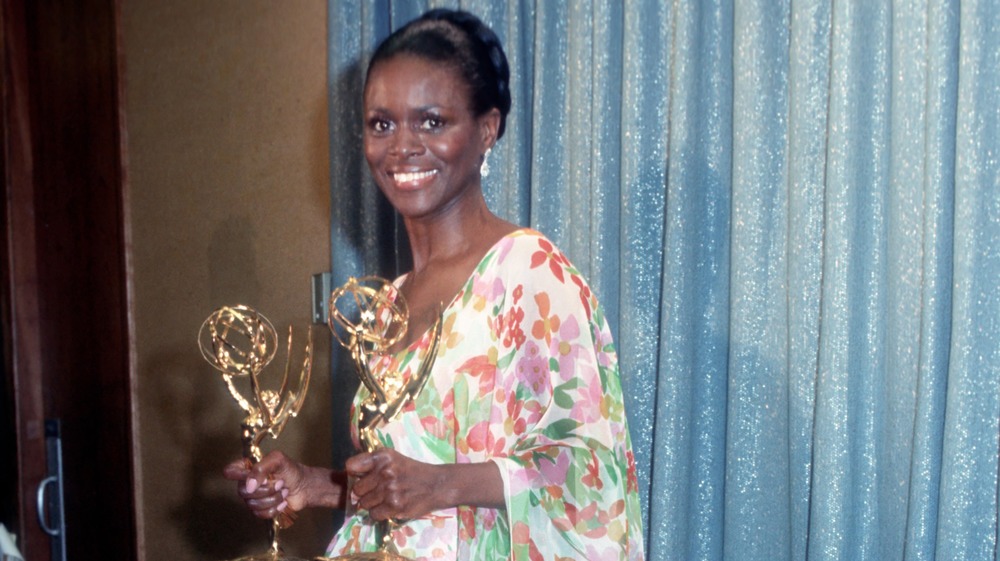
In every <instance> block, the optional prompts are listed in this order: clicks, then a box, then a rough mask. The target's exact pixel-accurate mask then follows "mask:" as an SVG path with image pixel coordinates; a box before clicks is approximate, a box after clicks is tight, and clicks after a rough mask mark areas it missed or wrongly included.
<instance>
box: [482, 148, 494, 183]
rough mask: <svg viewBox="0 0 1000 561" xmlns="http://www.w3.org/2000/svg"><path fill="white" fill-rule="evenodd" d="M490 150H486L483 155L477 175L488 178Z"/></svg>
mask: <svg viewBox="0 0 1000 561" xmlns="http://www.w3.org/2000/svg"><path fill="white" fill-rule="evenodd" d="M491 150H493V149H492V148H487V149H486V153H485V154H483V165H481V166H479V175H480V176H482V177H489V175H490V151H491Z"/></svg>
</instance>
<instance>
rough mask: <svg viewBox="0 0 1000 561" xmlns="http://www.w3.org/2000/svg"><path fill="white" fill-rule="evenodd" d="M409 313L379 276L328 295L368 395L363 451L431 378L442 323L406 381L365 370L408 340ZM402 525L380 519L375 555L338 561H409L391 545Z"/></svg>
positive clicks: (333, 324)
mask: <svg viewBox="0 0 1000 561" xmlns="http://www.w3.org/2000/svg"><path fill="white" fill-rule="evenodd" d="M408 323H409V311H408V309H407V307H406V302H405V301H404V299H403V295H402V294H400V293H399V291H398V290H397V288H396V287H395V286H393V284H392V283H391V282H389V281H388V280H386V279H383V278H379V277H372V276H368V277H362V278H360V279H356V278H353V277H351V278H350V279H348V281H347V282H346V283H345V284H344V285H342V286H340V287H339V288H337V289H335V290H334V291H333V292H332V293H330V302H329V320H328V324H329V326H330V331H332V332H333V335H334V337H336V339H337V341H338V342H340V344H341V345H342V346H343V347H344V348H346V349H347V350H348V351H350V353H351V359H352V360H353V361H354V364H355V366H356V367H357V371H358V376H360V378H361V383H362V384H364V386H365V388H367V389H368V391H369V396H368V397H367V398H366V399H365V400H364V401H363V402H362V403H361V404H360V409H359V411H358V434H359V437H360V441H361V445H362V446H363V447H364V449H365V451H366V452H374V451H375V450H378V449H379V448H381V447H382V444H381V443H380V442H379V440H378V437H377V436H376V434H375V428H376V427H377V426H378V425H380V424H383V423H387V422H389V421H391V420H392V419H393V418H394V417H395V416H396V414H397V413H399V411H400V410H401V409H402V408H403V406H404V405H406V403H407V402H409V401H412V400H414V399H416V397H417V395H418V394H419V393H420V390H421V389H423V387H424V384H426V382H427V378H428V377H429V376H430V372H431V367H432V366H433V365H434V359H435V358H436V357H437V346H438V342H439V341H440V339H441V318H440V316H439V317H438V320H437V322H435V324H434V327H433V328H432V331H433V336H432V340H431V344H430V348H429V349H428V351H427V355H426V357H425V358H424V360H423V362H422V363H421V365H420V368H419V369H418V371H417V372H416V374H414V375H412V376H411V377H410V379H409V380H404V379H403V375H402V373H401V372H394V371H390V372H384V373H381V375H379V376H376V375H375V374H373V373H372V371H371V368H370V367H369V362H370V359H371V357H372V356H373V355H375V354H382V353H385V352H387V351H389V349H390V348H391V347H392V346H393V345H395V344H396V343H398V342H399V341H401V340H402V339H403V336H404V335H406V328H407V325H408ZM400 523H402V521H397V520H382V521H379V522H377V523H376V525H375V541H376V547H377V550H376V551H374V552H370V553H352V554H349V555H342V556H340V557H336V558H335V559H336V560H342V561H407V559H406V557H403V556H401V555H399V553H398V552H397V551H396V548H395V545H394V544H393V542H392V532H391V531H392V529H393V528H394V527H396V526H397V525H399V524H400Z"/></svg>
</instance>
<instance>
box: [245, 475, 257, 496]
mask: <svg viewBox="0 0 1000 561" xmlns="http://www.w3.org/2000/svg"><path fill="white" fill-rule="evenodd" d="M258 485H259V483H257V480H256V479H253V478H252V477H251V478H249V479H247V493H253V492H254V491H256V490H257V486H258Z"/></svg>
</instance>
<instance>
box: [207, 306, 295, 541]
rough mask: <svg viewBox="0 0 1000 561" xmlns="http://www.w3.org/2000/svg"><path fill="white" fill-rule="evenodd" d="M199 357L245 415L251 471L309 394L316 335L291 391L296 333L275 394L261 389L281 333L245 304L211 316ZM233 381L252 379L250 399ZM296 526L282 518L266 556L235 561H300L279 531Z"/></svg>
mask: <svg viewBox="0 0 1000 561" xmlns="http://www.w3.org/2000/svg"><path fill="white" fill-rule="evenodd" d="M198 346H199V347H200V348H201V354H202V356H203V357H204V358H205V360H206V361H208V363H209V364H211V365H212V366H214V367H215V368H216V370H219V371H220V372H222V379H223V380H224V381H225V382H226V386H227V387H228V388H229V393H230V394H232V396H233V399H235V400H236V403H237V404H239V406H240V407H241V408H242V409H243V411H245V412H246V413H247V416H246V418H244V419H243V423H242V427H243V460H244V462H246V464H247V467H249V466H252V465H253V464H255V463H257V462H259V461H260V459H261V456H262V455H261V450H260V444H261V441H262V440H263V439H264V438H265V437H266V436H268V435H270V436H271V438H275V439H276V438H278V435H280V434H281V431H282V429H284V428H285V424H286V423H287V422H288V420H289V419H290V418H292V417H295V416H296V415H298V413H299V409H301V407H302V402H303V400H304V399H305V397H306V391H307V390H308V389H309V376H310V373H311V372H312V331H308V340H307V342H306V347H305V360H304V361H303V364H302V370H301V371H300V372H299V375H298V380H297V383H296V384H295V385H294V387H292V385H291V384H290V380H289V373H290V370H291V363H292V328H291V326H289V328H288V358H287V360H286V362H285V372H284V376H283V377H282V379H281V384H280V386H278V389H277V390H273V389H268V388H265V387H263V385H262V383H261V382H262V380H261V373H262V372H263V371H264V368H265V367H266V366H267V365H268V363H270V362H271V360H273V359H274V356H275V354H276V352H277V347H278V333H277V332H276V331H275V329H274V326H273V325H272V324H271V322H270V321H268V319H267V318H266V317H264V316H263V315H262V314H261V313H259V312H258V311H257V310H255V309H253V308H251V307H249V306H244V305H236V306H225V307H222V308H219V309H217V310H215V311H214V312H212V314H211V315H209V316H208V318H207V319H206V320H205V322H204V323H203V324H202V325H201V329H200V330H199V332H198ZM235 378H249V382H250V396H249V398H247V397H246V396H244V395H243V394H242V393H241V392H240V391H239V390H238V389H237V388H236V384H235V383H234V379H235ZM294 521H295V514H294V512H291V511H287V512H281V513H279V514H278V515H277V516H276V517H275V518H274V520H272V522H271V528H270V539H271V547H270V550H268V551H267V552H266V553H262V554H259V555H251V556H246V557H240V558H238V559H236V560H234V561H279V560H280V561H298V558H296V557H286V556H284V555H283V554H282V552H281V547H280V546H279V545H278V531H279V530H280V529H282V528H287V527H289V526H291V525H292V522H294Z"/></svg>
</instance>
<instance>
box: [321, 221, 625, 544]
mask: <svg viewBox="0 0 1000 561" xmlns="http://www.w3.org/2000/svg"><path fill="white" fill-rule="evenodd" d="M444 320H445V321H444V330H443V333H442V343H443V342H445V341H447V344H441V345H439V346H438V355H437V358H436V361H435V363H434V368H433V370H432V372H431V377H430V379H429V380H428V382H427V384H426V386H425V387H424V390H423V391H422V392H421V394H420V395H419V396H418V397H417V399H416V402H415V403H413V404H410V405H407V406H406V407H405V408H404V409H403V411H402V412H401V413H400V414H399V415H398V416H397V418H396V419H394V420H393V421H392V422H390V423H388V424H386V425H384V426H383V427H381V431H380V434H379V437H380V440H381V441H382V442H383V443H386V445H391V446H392V447H394V448H396V449H397V450H399V451H400V452H401V453H403V454H406V455H408V456H410V457H413V458H415V459H418V460H420V461H424V462H430V463H469V462H485V461H493V462H494V463H495V464H496V465H497V467H498V468H499V470H500V473H501V477H502V479H503V483H504V494H505V503H506V508H505V509H500V510H497V509H490V508H474V507H468V506H460V507H458V508H454V509H449V510H447V511H440V512H434V513H432V514H431V515H428V516H426V517H423V518H420V519H417V520H410V521H407V522H406V523H405V524H404V525H402V526H401V527H400V528H399V529H397V530H396V531H395V532H394V533H393V541H394V543H395V544H396V546H397V549H398V550H399V553H400V554H402V555H404V556H406V557H409V558H411V559H415V560H419V561H423V560H430V559H443V560H459V559H461V560H470V561H471V560H475V561H494V560H495V561H500V560H507V559H510V560H513V561H540V560H563V559H601V560H616V559H618V560H628V561H635V560H641V559H643V544H642V527H641V515H640V511H639V495H638V484H637V481H636V472H635V460H634V457H633V455H632V450H631V443H630V440H629V434H628V427H627V424H626V420H625V413H624V407H623V404H622V403H623V400H622V393H621V384H620V381H619V375H618V360H617V357H616V356H615V351H614V346H613V344H612V343H611V334H610V331H609V329H608V325H607V322H606V321H605V319H604V315H603V310H602V309H601V307H600V306H599V305H598V303H597V300H596V299H595V298H594V296H593V294H592V293H591V290H590V288H589V286H588V285H587V283H586V281H585V280H584V279H583V278H582V277H581V276H580V274H579V272H578V271H577V270H576V269H575V268H574V267H573V265H572V264H571V263H570V262H569V260H568V259H567V258H566V256H565V255H564V254H563V253H562V252H561V251H559V250H558V249H557V248H556V247H555V245H554V244H553V243H552V242H551V241H549V240H547V239H546V238H545V237H544V236H542V235H541V234H539V233H538V232H535V231H532V230H528V229H522V230H518V231H516V232H514V233H512V234H510V235H508V236H506V237H504V238H503V239H501V240H500V241H499V242H497V244H496V245H495V246H494V247H493V248H492V249H491V250H490V251H489V252H488V253H487V254H486V256H485V257H483V259H482V261H481V262H480V263H479V265H478V266H477V267H476V270H475V271H474V273H473V274H472V276H471V277H470V279H469V280H468V282H466V284H465V286H464V287H463V289H462V290H461V291H460V292H459V294H458V295H457V296H456V297H455V299H454V300H453V301H452V302H451V303H450V304H449V305H448V307H447V308H446V309H445V311H444ZM429 338H430V334H429V333H428V334H424V336H423V337H422V338H421V339H420V340H418V341H416V342H415V343H414V344H413V345H411V346H410V348H408V349H406V350H404V351H402V352H400V353H398V354H396V355H393V356H391V357H385V358H386V359H387V360H378V361H373V364H375V365H377V368H392V369H397V370H399V371H401V372H403V373H404V375H409V373H410V372H414V371H416V369H417V368H419V365H420V363H421V362H422V361H423V360H424V359H425V358H426V356H425V355H426V354H427V352H428V349H429V345H428V342H429ZM366 395H367V393H366V390H365V389H364V388H363V387H362V388H360V389H359V390H358V395H357V396H356V398H355V404H357V403H358V402H359V400H361V399H363V398H364V397H366ZM355 415H356V413H355ZM355 421H356V418H355ZM354 437H355V442H356V441H357V435H356V434H355V435H354ZM365 514H366V513H365V512H364V511H361V512H356V513H350V515H349V516H347V518H346V521H345V523H344V527H343V528H342V529H341V530H340V531H339V532H338V533H337V535H336V536H335V537H334V540H333V541H332V542H331V544H330V546H329V548H328V551H327V555H329V556H336V555H341V554H345V553H353V552H359V551H373V550H374V547H375V545H374V536H373V527H372V523H371V521H370V520H369V519H368V518H367V517H366V516H365Z"/></svg>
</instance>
